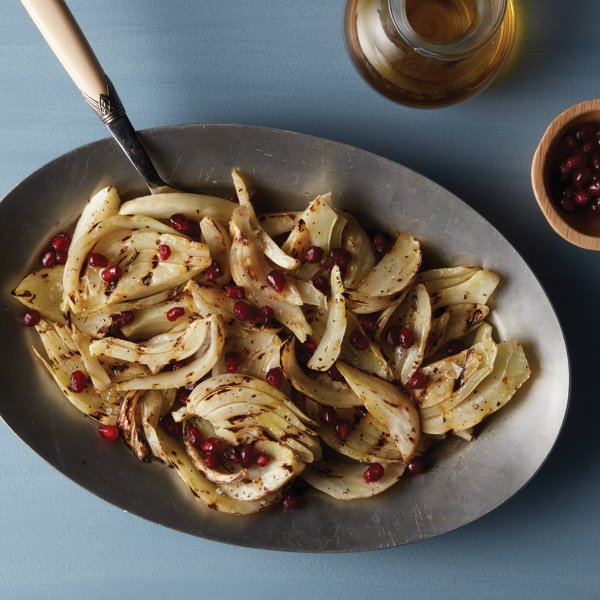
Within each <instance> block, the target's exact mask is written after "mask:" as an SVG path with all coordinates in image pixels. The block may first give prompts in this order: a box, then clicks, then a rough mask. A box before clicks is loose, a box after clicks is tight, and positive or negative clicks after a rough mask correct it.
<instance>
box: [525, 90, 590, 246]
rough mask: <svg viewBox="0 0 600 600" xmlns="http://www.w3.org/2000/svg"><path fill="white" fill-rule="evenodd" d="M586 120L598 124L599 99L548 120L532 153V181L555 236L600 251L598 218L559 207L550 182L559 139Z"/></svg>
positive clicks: (571, 108)
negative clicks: (550, 121)
mask: <svg viewBox="0 0 600 600" xmlns="http://www.w3.org/2000/svg"><path fill="white" fill-rule="evenodd" d="M588 122H592V123H597V124H598V126H600V99H594V100H586V101H584V102H580V103H579V104H575V105H573V106H571V107H570V108H568V109H567V110H565V111H564V112H562V113H560V115H558V117H556V119H554V121H552V123H550V125H549V126H548V129H546V132H545V133H544V135H543V137H542V139H541V140H540V143H539V145H538V147H537V149H536V151H535V154H534V156H533V164H532V165H531V183H532V185H533V192H534V194H535V197H536V200H537V202H538V204H539V205H540V208H541V209H542V212H543V213H544V216H545V217H546V220H547V221H548V223H550V226H551V227H552V229H554V231H556V233H558V235H560V236H561V237H562V238H564V239H565V240H567V242H570V243H571V244H574V245H575V246H579V247H580V248H587V249H588V250H600V217H597V216H595V215H589V214H577V213H567V212H564V211H563V210H561V209H560V208H559V206H558V198H556V195H557V194H558V191H557V190H556V189H554V188H555V187H556V186H554V185H553V184H552V176H553V174H554V173H553V169H556V168H557V166H558V164H559V161H560V160H561V152H562V150H561V148H560V141H561V140H562V138H563V137H564V136H565V135H566V134H567V133H568V132H569V131H571V130H573V129H576V128H577V127H578V126H579V125H583V124H584V123H588Z"/></svg>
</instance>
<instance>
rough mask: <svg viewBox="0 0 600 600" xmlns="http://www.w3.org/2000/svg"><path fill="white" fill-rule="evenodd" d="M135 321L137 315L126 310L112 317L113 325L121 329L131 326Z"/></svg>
mask: <svg viewBox="0 0 600 600" xmlns="http://www.w3.org/2000/svg"><path fill="white" fill-rule="evenodd" d="M134 319H135V315H134V314H133V313H132V312H131V311H130V310H125V311H123V312H120V313H116V314H114V315H112V324H113V325H114V326H115V327H118V328H119V329H121V327H125V325H129V323H131V322H132V321H133V320H134Z"/></svg>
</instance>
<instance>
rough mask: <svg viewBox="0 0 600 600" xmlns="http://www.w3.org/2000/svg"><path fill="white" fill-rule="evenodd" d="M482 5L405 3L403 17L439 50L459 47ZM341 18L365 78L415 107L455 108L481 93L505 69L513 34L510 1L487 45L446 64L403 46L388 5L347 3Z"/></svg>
mask: <svg viewBox="0 0 600 600" xmlns="http://www.w3.org/2000/svg"><path fill="white" fill-rule="evenodd" d="M485 1H486V0H406V16H407V20H408V22H409V23H410V26H411V27H412V29H413V30H414V31H415V32H416V33H417V34H418V35H419V36H420V37H421V38H423V40H425V41H426V42H428V43H431V44H438V45H440V47H441V48H443V46H444V45H452V44H454V43H457V42H460V40H462V39H463V38H465V36H467V35H468V34H469V32H470V31H472V30H473V28H475V27H476V26H477V25H478V24H479V22H480V19H481V18H482V17H481V12H480V11H481V10H483V9H484V8H485ZM345 19H346V22H345V26H346V43H347V46H348V50H349V53H350V56H351V58H352V60H353V62H354V64H355V65H356V66H357V67H358V69H359V71H360V72H361V74H362V75H363V77H364V78H365V79H366V80H367V81H368V82H369V83H370V84H371V85H372V86H373V87H374V88H375V89H377V90H378V91H379V92H381V93H383V94H384V95H386V96H388V97H390V98H391V99H393V100H396V101H397V102H400V103H402V104H406V105H408V106H414V107H419V108H433V107H439V106H445V105H448V104H454V103H456V102H459V101H461V100H464V99H465V98H468V97H469V96H472V95H474V94H475V93H477V92H478V91H480V90H481V89H483V88H484V87H485V86H486V85H487V84H488V83H489V82H490V81H491V80H492V79H493V77H494V76H495V75H496V73H497V72H498V71H499V70H500V68H501V67H502V66H503V65H504V64H505V62H506V59H507V58H508V55H509V54H510V50H511V48H512V45H513V40H514V34H515V12H514V6H513V3H512V0H509V1H508V2H507V6H506V14H505V17H504V20H503V22H502V23H501V25H500V26H499V27H498V29H497V31H496V33H495V34H494V35H493V36H492V37H491V38H490V40H489V41H488V42H487V43H486V44H485V45H483V46H482V47H481V48H479V49H478V50H476V51H474V52H473V53H472V54H469V55H468V56H465V57H461V58H458V59H450V60H448V59H444V58H439V57H432V56H427V55H424V54H423V53H420V52H419V51H417V50H415V48H414V47H413V46H411V45H409V44H407V42H406V41H405V40H404V38H403V37H402V35H401V34H400V32H399V31H398V29H397V27H396V24H395V23H394V20H393V18H392V16H391V14H390V8H389V3H388V0H349V1H348V3H347V6H346V17H345Z"/></svg>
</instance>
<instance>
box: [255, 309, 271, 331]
mask: <svg viewBox="0 0 600 600" xmlns="http://www.w3.org/2000/svg"><path fill="white" fill-rule="evenodd" d="M274 321H275V311H274V310H273V309H272V308H271V307H270V306H261V308H260V311H259V312H258V316H257V317H256V324H257V325H264V326H265V327H270V326H272V325H273V323H274Z"/></svg>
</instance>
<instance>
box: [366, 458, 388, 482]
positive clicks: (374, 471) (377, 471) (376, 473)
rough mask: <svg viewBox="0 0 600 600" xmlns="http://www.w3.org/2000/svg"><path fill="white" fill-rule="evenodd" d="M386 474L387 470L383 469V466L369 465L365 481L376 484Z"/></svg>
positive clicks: (377, 464)
mask: <svg viewBox="0 0 600 600" xmlns="http://www.w3.org/2000/svg"><path fill="white" fill-rule="evenodd" d="M384 473H385V469H384V468H383V465H380V464H379V463H373V464H372V465H369V467H368V468H367V470H366V471H365V472H364V473H363V479H364V480H365V482H366V483H375V482H376V481H379V480H380V479H381V478H382V477H383V475H384Z"/></svg>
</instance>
